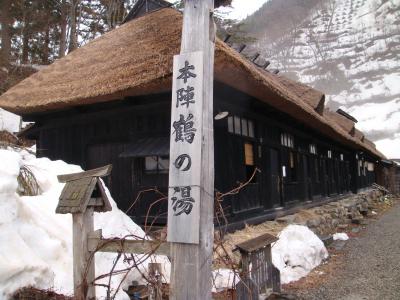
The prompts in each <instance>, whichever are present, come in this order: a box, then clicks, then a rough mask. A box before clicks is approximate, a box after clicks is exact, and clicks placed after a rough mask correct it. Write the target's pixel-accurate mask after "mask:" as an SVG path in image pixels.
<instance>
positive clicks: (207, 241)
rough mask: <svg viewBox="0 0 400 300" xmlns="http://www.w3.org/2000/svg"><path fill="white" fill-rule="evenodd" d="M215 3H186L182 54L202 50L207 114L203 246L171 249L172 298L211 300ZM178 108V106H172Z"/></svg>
mask: <svg viewBox="0 0 400 300" xmlns="http://www.w3.org/2000/svg"><path fill="white" fill-rule="evenodd" d="M213 8H214V0H185V8H184V14H183V29H182V43H181V54H184V53H189V52H196V51H202V52H203V53H204V59H203V71H204V73H203V74H204V81H203V91H202V98H203V109H202V110H203V112H202V126H203V127H202V145H201V147H202V148H201V162H200V168H201V173H200V174H201V175H200V226H199V243H198V244H183V243H173V244H172V246H171V259H172V269H171V286H170V298H171V299H176V300H184V299H199V300H200V299H201V300H207V299H211V284H212V280H211V278H212V277H211V265H212V256H213V255H212V254H213V234H214V224H213V217H214V133H213V127H214V125H213V124H214V123H213V79H214V39H215V27H214V22H213V19H212V10H213ZM172 105H174V103H172Z"/></svg>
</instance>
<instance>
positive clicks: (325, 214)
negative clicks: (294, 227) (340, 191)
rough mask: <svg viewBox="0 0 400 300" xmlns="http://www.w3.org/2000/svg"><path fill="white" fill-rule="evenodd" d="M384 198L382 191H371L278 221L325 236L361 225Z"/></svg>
mask: <svg viewBox="0 0 400 300" xmlns="http://www.w3.org/2000/svg"><path fill="white" fill-rule="evenodd" d="M382 196H383V192H382V191H380V190H375V189H374V190H369V191H367V192H363V193H359V194H357V195H352V196H349V197H348V198H345V199H342V200H338V201H334V202H330V203H328V204H325V205H322V206H317V207H314V208H310V209H305V210H301V211H299V212H298V213H296V214H293V215H288V216H285V217H281V218H278V219H277V220H276V221H277V222H279V223H283V224H285V225H289V224H299V225H306V226H308V227H309V228H310V229H311V230H312V231H314V233H316V234H317V235H319V236H323V235H327V234H330V233H332V232H336V230H337V229H338V228H340V227H344V226H345V225H348V224H350V223H356V224H360V223H361V222H362V219H363V218H364V217H365V216H368V215H370V214H371V212H372V210H373V208H374V203H376V202H378V201H380V200H381V199H382Z"/></svg>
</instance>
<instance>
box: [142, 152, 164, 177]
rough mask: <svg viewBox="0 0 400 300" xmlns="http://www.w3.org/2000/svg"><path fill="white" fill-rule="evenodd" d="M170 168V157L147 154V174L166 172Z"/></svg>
mask: <svg viewBox="0 0 400 300" xmlns="http://www.w3.org/2000/svg"><path fill="white" fill-rule="evenodd" d="M168 170H169V157H166V156H164V157H161V156H146V157H145V159H144V171H145V173H147V174H165V173H168Z"/></svg>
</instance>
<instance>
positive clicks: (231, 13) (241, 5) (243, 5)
mask: <svg viewBox="0 0 400 300" xmlns="http://www.w3.org/2000/svg"><path fill="white" fill-rule="evenodd" d="M168 1H169V2H171V3H174V2H175V1H176V0H168ZM267 1H268V0H233V1H232V8H229V7H223V8H219V11H221V12H225V13H227V17H228V18H230V19H236V20H241V19H244V18H246V17H247V16H248V15H251V14H252V13H253V12H255V11H256V10H257V9H259V8H260V7H261V5H263V4H264V3H265V2H267Z"/></svg>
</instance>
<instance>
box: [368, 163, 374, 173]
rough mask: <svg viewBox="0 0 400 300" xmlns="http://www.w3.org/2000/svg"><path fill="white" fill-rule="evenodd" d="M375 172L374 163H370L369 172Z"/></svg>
mask: <svg viewBox="0 0 400 300" xmlns="http://www.w3.org/2000/svg"><path fill="white" fill-rule="evenodd" d="M374 170H375V165H374V164H373V163H368V171H369V172H373V171H374Z"/></svg>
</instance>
